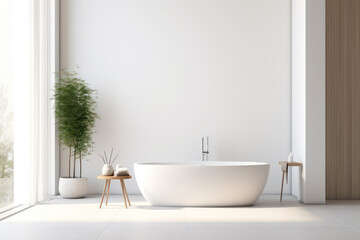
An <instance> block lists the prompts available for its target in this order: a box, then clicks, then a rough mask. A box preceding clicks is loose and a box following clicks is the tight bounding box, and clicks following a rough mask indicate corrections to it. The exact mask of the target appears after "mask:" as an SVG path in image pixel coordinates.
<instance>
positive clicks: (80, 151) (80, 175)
mask: <svg viewBox="0 0 360 240" xmlns="http://www.w3.org/2000/svg"><path fill="white" fill-rule="evenodd" d="M79 156H80V178H81V172H82V165H81V151H80V153H79Z"/></svg>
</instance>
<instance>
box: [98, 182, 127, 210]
mask: <svg viewBox="0 0 360 240" xmlns="http://www.w3.org/2000/svg"><path fill="white" fill-rule="evenodd" d="M97 178H98V179H105V180H106V181H105V187H104V191H103V194H102V197H101V202H100V207H99V208H101V205H102V203H103V200H104V196H105V194H106V204H105V205H107V203H108V198H109V190H110V182H111V180H120V184H121V189H122V193H123V196H124V203H125V207H126V208H127V203H126V200H127V202H128V203H129V206H131V203H130V200H129V196H128V194H127V191H126V187H125V182H124V180H125V179H131V176H104V175H100V176H97ZM106 188H107V189H106ZM106 190H107V193H105V192H106Z"/></svg>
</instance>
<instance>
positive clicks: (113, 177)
mask: <svg viewBox="0 0 360 240" xmlns="http://www.w3.org/2000/svg"><path fill="white" fill-rule="evenodd" d="M97 178H98V179H105V180H113V179H120V180H122V179H131V178H132V177H131V176H130V175H129V176H105V175H99V176H97Z"/></svg>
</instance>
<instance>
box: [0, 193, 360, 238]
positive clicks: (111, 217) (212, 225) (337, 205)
mask: <svg viewBox="0 0 360 240" xmlns="http://www.w3.org/2000/svg"><path fill="white" fill-rule="evenodd" d="M130 199H131V202H132V204H133V206H132V207H130V208H129V209H125V207H124V205H123V202H122V200H123V199H122V196H121V195H112V196H109V204H108V206H103V208H102V209H99V201H100V196H89V197H87V198H84V199H77V200H67V199H61V198H55V199H53V200H51V201H47V202H44V203H42V204H39V205H37V206H35V207H32V208H30V209H27V210H25V211H23V212H21V213H19V214H17V215H14V216H12V217H9V218H7V219H5V220H3V221H1V222H0V232H1V238H2V239H3V237H4V239H37V240H41V239H52V240H56V239H66V240H70V239H77V240H79V239H126V240H128V239H139V240H143V239H157V240H161V239H166V240H168V239H172V240H173V239H185V240H191V239H194V240H195V239H206V240H212V239H227V240H231V239H246V240H251V239H276V240H278V239H284V240H285V239H294V240H297V239H299V240H303V239H306V240H311V239H317V240H318V239H327V240H331V239H334V240H335V239H344V240H345V239H346V240H352V239H359V236H360V201H329V202H328V204H327V205H303V204H301V203H299V202H297V201H296V200H295V199H294V198H293V197H290V196H285V197H284V201H283V202H282V203H280V202H279V201H278V199H279V196H272V195H265V196H262V197H261V199H260V200H259V201H258V203H257V205H256V206H253V207H239V208H188V207H186V208H177V207H153V206H150V205H149V204H148V203H147V202H146V201H144V199H143V197H142V196H140V195H130Z"/></svg>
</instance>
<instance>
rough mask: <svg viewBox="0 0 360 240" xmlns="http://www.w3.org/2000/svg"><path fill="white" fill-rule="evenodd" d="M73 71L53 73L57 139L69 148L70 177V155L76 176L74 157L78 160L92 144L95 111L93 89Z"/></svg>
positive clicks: (96, 116)
mask: <svg viewBox="0 0 360 240" xmlns="http://www.w3.org/2000/svg"><path fill="white" fill-rule="evenodd" d="M77 75H78V74H77V73H76V72H69V71H67V70H65V69H63V70H61V71H60V72H59V73H57V74H56V76H57V78H58V79H59V81H58V83H56V85H55V94H54V99H55V117H56V119H57V123H58V132H59V139H60V142H61V143H62V144H63V145H65V146H67V147H68V148H69V177H71V176H70V166H71V158H72V157H73V164H74V167H73V176H72V177H75V166H76V160H77V159H79V161H80V169H79V170H80V177H81V175H82V158H83V157H84V156H86V155H88V154H89V153H90V152H91V151H92V148H93V144H94V143H93V141H92V135H93V133H94V130H93V129H94V126H95V121H96V119H97V118H99V117H98V115H97V113H96V91H95V90H93V89H91V88H90V87H89V85H88V84H87V83H85V81H84V80H83V79H81V78H79V77H78V76H77Z"/></svg>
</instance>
